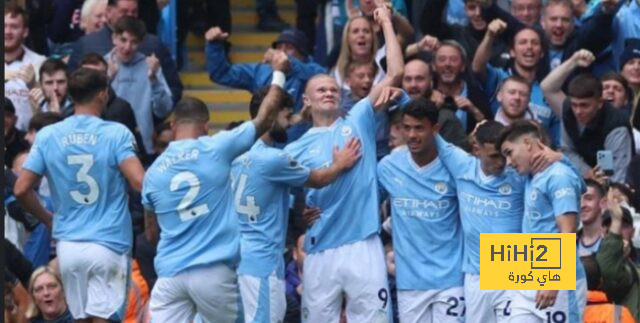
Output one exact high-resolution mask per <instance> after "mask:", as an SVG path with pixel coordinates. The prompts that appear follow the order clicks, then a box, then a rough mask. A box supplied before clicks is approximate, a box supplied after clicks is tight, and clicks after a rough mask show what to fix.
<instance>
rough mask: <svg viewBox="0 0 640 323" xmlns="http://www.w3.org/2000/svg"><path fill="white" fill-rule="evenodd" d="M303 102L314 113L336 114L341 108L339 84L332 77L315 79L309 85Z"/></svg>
mask: <svg viewBox="0 0 640 323" xmlns="http://www.w3.org/2000/svg"><path fill="white" fill-rule="evenodd" d="M303 100H304V104H305V105H306V106H311V112H312V113H319V114H336V113H338V112H339V108H340V90H339V88H338V84H337V83H336V81H335V80H334V79H333V78H331V77H330V76H325V77H319V78H315V79H313V80H311V81H310V82H309V83H307V90H306V91H305V96H304V98H303Z"/></svg>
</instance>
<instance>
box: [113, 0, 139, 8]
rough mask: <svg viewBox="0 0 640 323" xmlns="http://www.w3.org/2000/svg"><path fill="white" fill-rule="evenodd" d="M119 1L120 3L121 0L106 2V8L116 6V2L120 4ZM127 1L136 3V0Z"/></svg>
mask: <svg viewBox="0 0 640 323" xmlns="http://www.w3.org/2000/svg"><path fill="white" fill-rule="evenodd" d="M120 1H122V0H109V1H107V6H112V7H114V6H117V5H118V2H120ZM129 1H135V2H138V0H129Z"/></svg>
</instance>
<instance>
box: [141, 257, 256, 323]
mask: <svg viewBox="0 0 640 323" xmlns="http://www.w3.org/2000/svg"><path fill="white" fill-rule="evenodd" d="M149 303H150V305H149V308H150V311H151V322H153V323H165V322H191V321H193V320H194V318H195V317H196V314H198V320H197V322H205V323H209V322H216V323H232V322H242V317H243V315H242V304H241V301H240V293H239V291H238V279H237V275H236V272H235V271H234V270H233V269H231V268H230V267H229V266H227V265H225V264H216V265H211V266H206V267H197V268H192V269H187V270H185V271H182V272H180V273H179V274H178V275H176V276H173V277H159V278H158V280H157V281H156V284H155V285H154V286H153V290H152V291H151V301H150V302H149Z"/></svg>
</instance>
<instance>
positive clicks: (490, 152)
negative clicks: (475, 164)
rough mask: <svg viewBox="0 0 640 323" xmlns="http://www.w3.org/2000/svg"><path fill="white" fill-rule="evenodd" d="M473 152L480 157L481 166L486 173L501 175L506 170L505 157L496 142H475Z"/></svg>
mask: <svg viewBox="0 0 640 323" xmlns="http://www.w3.org/2000/svg"><path fill="white" fill-rule="evenodd" d="M473 153H474V155H476V156H477V157H478V159H480V167H482V171H484V172H485V174H486V175H499V174H502V172H503V171H504V167H505V159H504V156H502V154H501V153H500V152H499V151H498V150H497V149H496V145H495V144H492V143H484V144H474V145H473Z"/></svg>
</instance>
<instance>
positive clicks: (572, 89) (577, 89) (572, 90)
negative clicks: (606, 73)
mask: <svg viewBox="0 0 640 323" xmlns="http://www.w3.org/2000/svg"><path fill="white" fill-rule="evenodd" d="M567 94H568V95H569V96H570V97H572V98H576V99H589V98H597V99H600V98H602V82H600V80H598V78H597V77H595V76H594V75H593V74H590V73H584V74H580V75H578V76H576V77H575V78H574V79H573V80H571V82H569V88H568V89H567Z"/></svg>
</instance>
